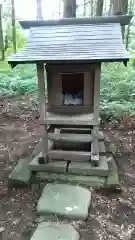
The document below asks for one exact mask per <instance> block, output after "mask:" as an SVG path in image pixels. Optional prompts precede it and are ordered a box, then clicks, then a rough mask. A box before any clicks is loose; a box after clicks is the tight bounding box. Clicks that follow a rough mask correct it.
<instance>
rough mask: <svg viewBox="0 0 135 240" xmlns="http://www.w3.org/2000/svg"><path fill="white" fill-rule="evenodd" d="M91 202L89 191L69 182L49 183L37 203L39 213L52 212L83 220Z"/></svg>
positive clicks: (86, 215)
mask: <svg viewBox="0 0 135 240" xmlns="http://www.w3.org/2000/svg"><path fill="white" fill-rule="evenodd" d="M90 204H91V192H90V191H89V190H87V189H85V188H83V187H79V186H73V185H69V184H53V183H49V184H47V185H46V186H45V188H44V190H43V193H42V195H41V198H40V199H39V202H38V205H37V208H36V210H37V213H38V214H40V215H46V214H54V215H57V216H63V217H66V218H71V219H74V220H85V219H87V217H88V210H89V207H90Z"/></svg>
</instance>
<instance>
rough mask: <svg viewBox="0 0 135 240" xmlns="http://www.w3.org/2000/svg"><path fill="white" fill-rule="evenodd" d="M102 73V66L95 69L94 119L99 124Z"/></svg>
mask: <svg viewBox="0 0 135 240" xmlns="http://www.w3.org/2000/svg"><path fill="white" fill-rule="evenodd" d="M100 73H101V64H99V65H97V67H96V68H95V77H94V119H95V121H96V122H97V121H98V119H99V109H100Z"/></svg>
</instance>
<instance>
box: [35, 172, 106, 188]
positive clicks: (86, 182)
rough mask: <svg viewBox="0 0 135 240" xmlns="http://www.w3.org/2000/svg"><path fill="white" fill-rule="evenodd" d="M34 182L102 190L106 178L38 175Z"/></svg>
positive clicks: (54, 174)
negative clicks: (57, 183) (58, 183)
mask: <svg viewBox="0 0 135 240" xmlns="http://www.w3.org/2000/svg"><path fill="white" fill-rule="evenodd" d="M32 181H33V182H35V183H39V182H47V183H48V182H54V181H55V182H60V183H72V184H75V185H76V184H78V185H81V186H88V187H93V188H94V189H100V188H102V187H104V185H105V177H98V176H80V175H73V174H56V173H43V172H40V173H37V174H36V177H34V178H33V179H32Z"/></svg>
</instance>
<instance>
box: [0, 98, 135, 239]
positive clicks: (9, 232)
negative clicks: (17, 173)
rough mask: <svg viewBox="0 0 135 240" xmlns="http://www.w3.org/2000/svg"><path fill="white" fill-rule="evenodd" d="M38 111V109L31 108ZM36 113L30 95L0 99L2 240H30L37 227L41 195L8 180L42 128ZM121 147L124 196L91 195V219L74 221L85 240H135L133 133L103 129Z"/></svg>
mask: <svg viewBox="0 0 135 240" xmlns="http://www.w3.org/2000/svg"><path fill="white" fill-rule="evenodd" d="M33 109H34V110H33ZM38 117H39V114H38V110H37V107H36V106H35V105H34V103H33V102H32V101H31V100H30V98H29V97H28V96H27V97H26V96H25V97H22V98H21V99H19V98H16V99H10V100H5V101H0V239H2V240H29V239H30V235H31V232H32V231H33V229H34V228H35V226H36V225H37V217H36V213H35V206H36V204H37V200H38V198H39V194H35V193H34V190H32V189H31V188H29V189H28V188H25V189H17V190H16V189H9V190H8V185H7V179H8V175H9V173H10V172H11V171H12V169H13V168H14V166H15V165H16V163H17V161H18V159H19V158H20V157H25V156H28V155H29V154H30V153H31V152H32V149H33V148H34V145H35V144H36V143H37V141H38V139H39V136H40V130H39V122H38ZM104 132H105V134H107V135H109V136H110V137H111V139H112V141H113V142H115V144H116V145H117V147H118V154H117V156H116V161H117V164H118V166H119V173H120V181H121V185H122V192H121V193H108V194H107V193H105V192H100V193H99V192H93V199H92V207H91V210H90V214H89V218H88V220H87V221H86V222H85V223H84V222H81V221H78V222H72V223H73V225H74V226H75V227H76V228H78V229H79V231H80V233H81V236H82V239H84V240H90V239H93V240H116V239H117V240H132V239H135V173H134V172H135V131H133V129H132V130H126V129H123V128H119V129H113V128H112V126H111V125H110V124H107V125H106V128H105V129H104Z"/></svg>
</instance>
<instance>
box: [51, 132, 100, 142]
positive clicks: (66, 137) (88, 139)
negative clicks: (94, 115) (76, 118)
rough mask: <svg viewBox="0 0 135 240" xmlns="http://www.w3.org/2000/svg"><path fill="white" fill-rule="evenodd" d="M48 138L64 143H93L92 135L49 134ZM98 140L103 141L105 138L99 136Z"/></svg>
mask: <svg viewBox="0 0 135 240" xmlns="http://www.w3.org/2000/svg"><path fill="white" fill-rule="evenodd" d="M48 137H49V138H50V139H52V140H55V141H56V140H63V141H66V140H68V141H71V142H73V141H75V142H91V141H92V135H91V134H72V133H58V134H56V133H48ZM98 140H103V137H102V136H100V135H99V138H98Z"/></svg>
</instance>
